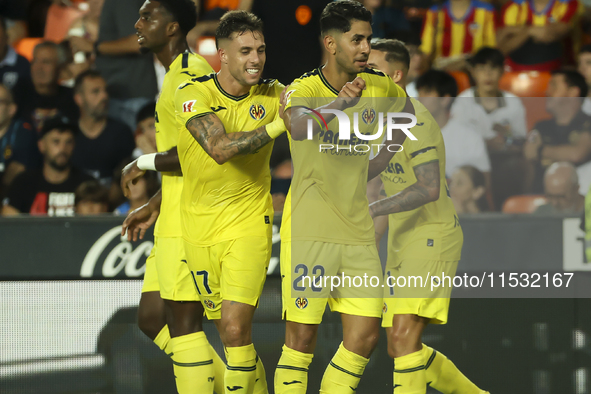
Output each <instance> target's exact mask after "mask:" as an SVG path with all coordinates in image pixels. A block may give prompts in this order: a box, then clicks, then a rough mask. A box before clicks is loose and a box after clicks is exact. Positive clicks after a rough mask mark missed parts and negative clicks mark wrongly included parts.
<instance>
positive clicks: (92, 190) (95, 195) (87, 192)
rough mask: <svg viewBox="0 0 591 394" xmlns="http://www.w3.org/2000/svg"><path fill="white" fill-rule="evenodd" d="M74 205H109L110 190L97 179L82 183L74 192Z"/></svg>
mask: <svg viewBox="0 0 591 394" xmlns="http://www.w3.org/2000/svg"><path fill="white" fill-rule="evenodd" d="M74 196H75V197H74V204H75V205H78V203H79V202H81V201H89V202H94V203H102V204H105V205H107V206H108V205H109V189H107V188H106V187H104V186H103V185H101V184H100V182H99V181H97V180H96V179H90V180H88V181H84V182H82V183H81V184H80V185H79V186H78V187H77V188H76V191H75V192H74Z"/></svg>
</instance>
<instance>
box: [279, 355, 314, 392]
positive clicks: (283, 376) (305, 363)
mask: <svg viewBox="0 0 591 394" xmlns="http://www.w3.org/2000/svg"><path fill="white" fill-rule="evenodd" d="M313 357H314V355H313V354H308V353H302V352H298V351H297V350H293V349H291V348H288V347H287V346H286V345H283V351H282V352H281V358H280V359H279V363H278V364H277V369H275V394H305V393H306V390H307V388H308V367H309V366H310V363H311V362H312V358H313Z"/></svg>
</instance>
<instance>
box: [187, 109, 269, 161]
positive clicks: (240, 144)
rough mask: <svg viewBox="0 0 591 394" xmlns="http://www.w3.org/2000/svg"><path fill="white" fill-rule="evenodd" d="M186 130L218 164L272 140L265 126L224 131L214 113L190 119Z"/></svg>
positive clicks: (254, 149) (252, 150)
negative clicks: (248, 129) (238, 130)
mask: <svg viewBox="0 0 591 394" xmlns="http://www.w3.org/2000/svg"><path fill="white" fill-rule="evenodd" d="M187 130H189V132H190V133H191V135H192V136H193V138H195V139H196V140H197V142H199V145H201V147H203V149H204V150H205V152H206V153H207V154H208V155H209V156H211V158H212V159H214V160H215V161H216V163H218V164H224V163H225V162H227V161H228V160H230V159H231V158H233V157H234V156H237V155H242V154H247V153H251V152H254V151H256V150H258V149H260V148H261V147H263V146H265V145H266V144H268V143H269V142H271V141H272V140H273V138H271V136H269V133H267V131H266V129H265V126H263V127H259V128H258V129H256V130H253V131H240V132H236V133H226V129H225V128H224V125H223V123H222V121H221V120H220V119H219V118H218V117H217V116H216V115H215V114H206V115H204V116H200V117H197V118H193V119H191V120H190V121H189V122H188V123H187Z"/></svg>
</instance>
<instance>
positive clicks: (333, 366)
mask: <svg viewBox="0 0 591 394" xmlns="http://www.w3.org/2000/svg"><path fill="white" fill-rule="evenodd" d="M368 362H369V359H368V358H365V357H362V356H360V355H358V354H355V353H353V352H351V351H349V350H347V349H345V347H344V346H343V343H342V342H341V344H340V345H339V349H338V350H337V352H336V353H335V355H334V356H333V358H332V360H331V361H330V364H329V365H328V367H327V368H326V371H325V372H324V376H323V377H322V383H321V384H320V393H321V394H323V393H324V394H329V393H330V394H344V393H347V394H350V393H355V392H356V391H357V386H358V385H359V380H360V379H361V375H363V371H365V366H366V365H367V363H368Z"/></svg>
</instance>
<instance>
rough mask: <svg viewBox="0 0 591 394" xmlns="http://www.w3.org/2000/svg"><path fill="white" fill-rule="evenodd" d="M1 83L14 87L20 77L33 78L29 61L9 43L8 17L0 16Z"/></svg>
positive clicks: (10, 87)
mask: <svg viewBox="0 0 591 394" xmlns="http://www.w3.org/2000/svg"><path fill="white" fill-rule="evenodd" d="M0 59H1V60H0V83H2V84H3V85H4V86H6V87H7V88H9V89H13V88H14V87H15V86H16V84H17V83H18V81H19V79H23V80H24V79H29V78H31V65H30V64H29V61H28V60H27V59H25V58H24V57H22V56H21V55H18V54H17V53H16V52H15V51H14V49H13V48H12V47H11V46H10V45H9V44H8V34H7V31H6V19H4V18H3V17H2V16H0Z"/></svg>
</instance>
